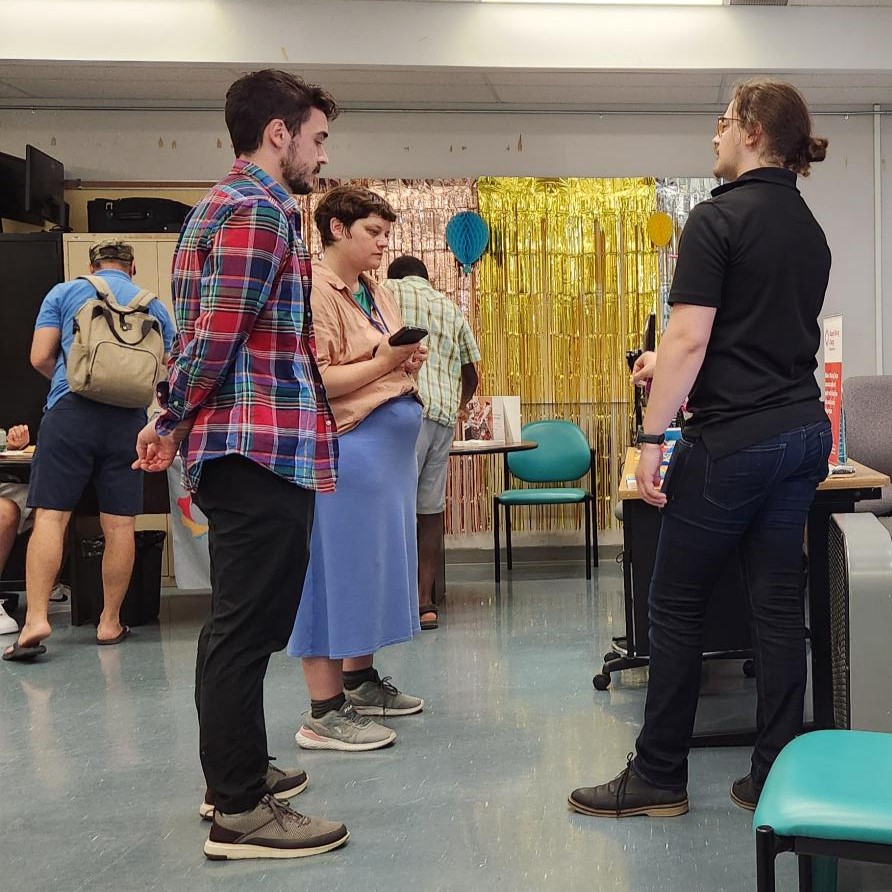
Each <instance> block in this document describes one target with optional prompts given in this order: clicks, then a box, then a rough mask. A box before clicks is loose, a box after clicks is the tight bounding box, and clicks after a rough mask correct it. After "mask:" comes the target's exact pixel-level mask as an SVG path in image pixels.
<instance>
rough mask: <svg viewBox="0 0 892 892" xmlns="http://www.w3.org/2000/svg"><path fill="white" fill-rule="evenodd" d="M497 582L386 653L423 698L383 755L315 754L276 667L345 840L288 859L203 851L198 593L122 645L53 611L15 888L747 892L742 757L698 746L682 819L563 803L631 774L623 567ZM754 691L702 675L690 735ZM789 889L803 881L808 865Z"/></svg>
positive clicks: (862, 871) (714, 671) (281, 707)
mask: <svg viewBox="0 0 892 892" xmlns="http://www.w3.org/2000/svg"><path fill="white" fill-rule="evenodd" d="M489 573H490V568H489V567H488V566H474V565H470V566H462V567H458V568H456V569H452V570H451V571H450V585H449V602H448V607H447V612H446V615H445V617H444V622H443V624H442V626H441V628H440V629H439V630H438V631H436V632H424V633H422V634H421V635H420V636H419V637H418V638H417V639H416V640H415V641H413V642H412V643H410V644H404V645H400V646H397V647H393V648H389V649H388V650H386V651H384V652H382V653H381V654H380V655H379V659H378V661H377V662H378V667H379V670H380V671H381V674H382V675H384V674H388V675H392V677H393V680H394V682H395V683H396V684H397V685H398V686H399V687H401V688H403V689H405V690H408V691H410V692H411V693H415V694H418V695H420V696H423V697H424V698H425V700H426V704H427V705H426V707H425V710H424V712H423V713H422V714H421V715H419V716H412V717H405V718H402V719H394V720H392V726H393V727H394V728H395V729H396V730H397V732H398V734H399V737H398V739H397V742H396V745H395V746H393V747H392V748H390V749H387V750H383V751H378V752H375V753H362V754H341V753H329V752H311V753H307V752H304V751H302V750H299V749H298V748H297V747H296V746H295V744H294V740H293V735H294V732H295V730H296V729H297V727H298V725H299V723H300V720H301V713H302V711H303V710H305V709H306V708H307V705H308V704H307V697H306V691H305V688H304V685H303V681H302V679H301V675H300V672H299V666H298V665H297V664H296V663H295V662H294V661H292V660H290V659H289V658H288V657H286V656H284V655H276V656H275V657H274V658H273V660H272V663H271V665H270V671H269V675H268V678H267V685H266V713H267V725H268V728H269V742H270V749H271V752H272V754H273V755H275V756H276V757H277V758H278V760H279V762H280V763H281V764H283V765H292V764H298V763H299V764H301V765H302V766H303V767H304V768H306V770H307V772H308V774H309V775H310V786H309V788H308V789H307V791H306V792H305V793H303V794H302V795H301V796H300V797H298V798H297V799H295V800H294V804H295V805H296V806H297V807H299V808H300V809H301V810H303V811H307V812H309V813H315V814H321V815H325V816H328V817H332V818H337V819H339V820H343V821H344V822H345V823H346V824H347V826H348V827H349V828H350V830H351V833H352V836H351V839H350V842H349V843H348V844H347V846H346V847H344V848H343V849H341V850H339V851H337V852H334V853H331V854H328V855H322V856H319V857H315V858H309V859H301V860H297V861H290V862H260V861H254V862H251V861H243V862H234V863H219V862H210V861H207V860H206V859H205V858H204V856H203V854H202V851H201V846H202V843H203V841H204V838H205V835H206V833H207V825H206V824H205V823H203V822H202V821H201V820H200V819H199V818H198V815H197V808H198V804H199V801H200V798H201V794H202V792H203V781H202V777H201V773H200V769H199V764H198V758H197V753H196V748H197V744H196V737H197V734H196V723H195V717H194V714H193V705H192V672H193V659H194V649H195V639H196V635H197V630H198V628H199V626H200V624H201V621H202V618H203V615H204V612H205V610H206V605H207V598H206V596H198V595H194V596H187V595H175V596H171V597H166V598H165V599H164V601H163V608H162V617H161V622H160V625H156V626H148V627H141V628H139V629H138V630H136V632H135V634H134V636H133V637H132V639H130V640H129V641H127V642H125V643H124V645H123V646H120V647H115V648H97V647H96V646H95V645H93V644H92V640H93V638H92V634H93V632H92V630H91V629H90V628H88V627H81V628H70V627H68V625H67V617H65V616H64V615H59V616H57V617H56V620H57V623H56V631H55V633H54V635H53V637H52V639H51V640H50V641H49V642H48V645H49V652H48V654H47V656H46V657H44V658H43V659H42V660H41V661H40V662H38V663H36V664H34V665H22V664H10V663H3V664H0V666H2V668H0V778H2V782H0V846H2V848H0V851H2V857H0V890H4V892H5V890H16V889H28V890H37V892H43V890H62V892H78V890H91V892H103V890H116V892H120V890H124V892H127V890H141V889H160V890H168V889H169V890H180V889H183V890H190V892H199V890H211V889H213V890H242V889H245V890H247V889H261V890H277V889H283V890H284V889H316V890H324V892H338V890H351V892H353V890H362V892H372V890H461V892H469V890H478V889H480V890H483V889H496V888H498V889H510V890H512V892H523V890H540V889H545V888H547V889H557V890H576V889H579V890H602V889H603V890H628V892H650V890H663V892H666V890H670V892H671V890H679V892H682V890H683V892H698V890H704V892H718V890H729V892H730V890H735V892H736V890H753V889H755V871H754V857H753V837H752V831H751V827H750V821H751V816H750V814H749V813H747V812H744V811H742V810H740V809H738V808H736V807H735V806H734V805H733V804H732V803H731V801H730V800H729V798H728V786H729V783H730V781H731V780H732V779H733V778H734V777H736V776H738V775H739V774H742V773H745V772H746V770H747V766H748V753H747V751H746V750H745V749H741V748H724V749H701V750H696V751H694V753H693V754H692V757H691V783H690V787H689V794H690V798H691V812H690V813H689V814H688V815H686V816H684V817H681V818H672V819H666V820H652V819H647V818H636V819H628V820H623V821H616V820H603V819H596V818H586V817H583V816H580V815H576V814H573V813H571V812H569V811H568V809H567V806H566V797H567V794H568V792H569V791H570V790H571V789H572V788H573V787H575V786H579V785H582V784H590V783H592V782H595V781H601V780H604V779H607V778H610V777H612V776H613V775H615V774H616V773H617V772H618V771H619V770H620V769H621V768H622V767H623V766H624V765H625V760H626V753H628V752H629V751H630V750H631V749H632V746H633V742H634V739H635V735H636V731H637V726H638V723H639V722H640V719H641V715H642V709H643V703H644V694H645V690H646V682H647V673H646V670H644V669H638V670H634V671H630V672H627V673H625V674H624V675H622V676H620V677H618V678H617V679H616V680H615V681H614V682H613V684H612V686H611V688H610V690H609V691H606V692H597V691H595V690H594V689H593V687H592V682H591V679H592V675H593V673H594V671H595V670H596V669H597V668H598V667H599V666H600V657H601V656H602V655H603V653H604V651H605V650H606V649H607V647H608V645H609V643H610V637H611V634H618V633H620V632H621V631H622V626H623V611H622V588H621V585H622V580H621V575H620V573H619V568H618V567H617V565H616V564H615V563H613V562H612V561H610V560H605V561H603V562H602V568H601V570H600V571H599V573H598V574H597V578H596V579H595V580H594V581H592V582H591V583H586V581H585V580H584V579H583V578H582V574H581V568H579V567H578V566H576V565H574V564H561V563H553V564H549V565H538V566H533V565H527V566H519V567H517V568H516V569H515V571H514V574H513V577H514V578H513V582H508V583H507V584H506V583H505V582H503V584H502V587H501V592H500V593H499V594H498V595H497V593H496V590H495V587H494V585H493V584H492V582H491V581H490V576H489ZM5 640H7V641H8V640H10V639H5ZM0 643H3V642H2V641H0ZM753 684H754V683H753V682H752V681H751V680H748V679H745V678H744V677H743V674H742V672H741V671H740V664H739V663H711V664H707V666H706V668H705V669H704V694H703V697H702V699H701V716H700V718H699V719H698V721H702V722H705V723H706V724H710V723H711V724H712V725H714V726H720V725H722V724H727V725H734V724H741V723H742V724H746V722H747V721H749V720H750V719H751V715H752V710H753ZM779 876H780V884H779V887H778V888H779V889H794V888H796V883H795V866H794V863H793V858H792V856H782V857H781V858H780V859H779ZM890 888H892V873H890V872H889V871H888V870H887V869H885V868H878V867H868V866H859V865H848V866H845V867H844V868H843V870H842V872H841V881H840V889H841V890H845V889H849V890H851V889H873V890H880V889H890Z"/></svg>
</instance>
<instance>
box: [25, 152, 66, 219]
mask: <svg viewBox="0 0 892 892" xmlns="http://www.w3.org/2000/svg"><path fill="white" fill-rule="evenodd" d="M25 210H26V211H28V212H29V213H31V214H37V215H39V217H40V221H41V223H42V222H43V221H44V220H50V221H51V222H53V223H57V224H58V225H60V226H65V225H67V223H68V220H67V216H68V215H67V213H66V208H65V168H64V166H63V165H62V162H61V161H57V160H56V159H55V158H51V157H50V156H49V155H47V154H46V153H45V152H41V151H40V149H35V148H34V146H30V145H29V146H25Z"/></svg>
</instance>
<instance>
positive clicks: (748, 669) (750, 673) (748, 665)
mask: <svg viewBox="0 0 892 892" xmlns="http://www.w3.org/2000/svg"><path fill="white" fill-rule="evenodd" d="M743 674H744V675H745V676H746V677H747V678H755V677H756V663H755V661H754V660H744V661H743Z"/></svg>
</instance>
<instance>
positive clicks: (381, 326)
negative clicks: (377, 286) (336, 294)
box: [350, 281, 390, 334]
mask: <svg viewBox="0 0 892 892" xmlns="http://www.w3.org/2000/svg"><path fill="white" fill-rule="evenodd" d="M359 287H360V288H363V289H364V290H365V293H366V294H367V295H368V298H369V302H370V303H371V306H372V309H371V312H369V311H368V310H367V309H366V308H365V307H364V306H363V305H362V304H361V303H360V302H359V301H358V300H357V299H356V296H355V295H353V294H351V295H350V299H351V300H352V301H353V303H354V304H355V305H356V309H358V310H359V312H360V313H362V315H363V316H365V318H366V319H367V320H368V322H369V325H371V326H372V327H373V328H374V329H375V330H376V331H379V332H380V333H381V334H388V333H389V332H390V329H389V328H388V327H387V323H386V322H385V321H384V316H383V315H382V314H381V311H380V310H379V309H378V304H377V303H375V298H374V297H373V296H372V293H371V291H369V289H368V288H366V286H365V285H364V284H363V283H362V282H361V281H360V283H359ZM376 315H377V317H378V318H377V319H376V318H375V316H376Z"/></svg>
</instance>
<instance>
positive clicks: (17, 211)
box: [0, 152, 43, 226]
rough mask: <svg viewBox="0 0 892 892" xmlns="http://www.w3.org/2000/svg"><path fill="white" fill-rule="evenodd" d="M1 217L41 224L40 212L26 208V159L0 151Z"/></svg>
mask: <svg viewBox="0 0 892 892" xmlns="http://www.w3.org/2000/svg"><path fill="white" fill-rule="evenodd" d="M0 217H5V218H6V219H8V220H17V221H18V222H20V223H34V224H35V225H37V226H40V225H41V224H42V223H43V219H42V218H41V217H40V215H39V214H36V213H31V212H29V211H27V210H26V209H25V159H24V158H16V157H15V155H7V154H6V153H5V152H0Z"/></svg>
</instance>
